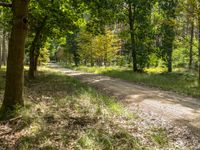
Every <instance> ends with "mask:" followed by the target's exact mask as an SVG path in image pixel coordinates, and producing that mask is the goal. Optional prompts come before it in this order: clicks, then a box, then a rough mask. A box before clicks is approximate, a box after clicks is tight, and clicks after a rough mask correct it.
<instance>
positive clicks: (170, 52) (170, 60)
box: [168, 46, 173, 72]
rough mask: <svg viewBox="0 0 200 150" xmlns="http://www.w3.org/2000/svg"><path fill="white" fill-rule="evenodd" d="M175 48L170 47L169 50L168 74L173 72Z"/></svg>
mask: <svg viewBox="0 0 200 150" xmlns="http://www.w3.org/2000/svg"><path fill="white" fill-rule="evenodd" d="M172 49H173V46H170V48H169V50H168V72H172V51H173V50H172Z"/></svg>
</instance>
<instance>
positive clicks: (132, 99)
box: [50, 64, 200, 137]
mask: <svg viewBox="0 0 200 150" xmlns="http://www.w3.org/2000/svg"><path fill="white" fill-rule="evenodd" d="M50 66H51V67H52V68H54V69H56V70H57V71H60V72H63V73H66V74H67V75H69V76H72V77H76V78H78V79H80V80H81V81H83V82H86V83H88V84H91V85H94V86H95V87H97V88H100V89H101V90H103V91H106V92H107V93H110V94H112V95H113V96H115V97H117V98H120V100H123V102H124V103H125V104H126V105H127V106H128V107H129V108H130V109H132V110H135V109H136V108H137V109H140V110H141V111H143V112H145V113H148V114H152V113H153V114H156V115H155V116H157V117H161V118H164V119H165V120H167V121H169V122H172V123H174V124H177V125H178V126H187V127H188V128H189V129H190V130H191V132H192V134H196V135H197V136H199V137H200V99H195V98H191V97H184V96H180V95H178V94H175V93H173V92H166V91H162V90H158V89H154V88H149V87H145V86H141V85H137V84H134V83H132V82H127V81H123V80H120V79H115V78H111V77H107V76H102V75H96V74H91V73H85V72H79V71H74V70H70V69H66V68H61V67H60V66H58V65H56V64H50ZM154 119H159V118H154Z"/></svg>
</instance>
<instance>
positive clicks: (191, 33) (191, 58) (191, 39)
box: [189, 21, 194, 69]
mask: <svg viewBox="0 0 200 150" xmlns="http://www.w3.org/2000/svg"><path fill="white" fill-rule="evenodd" d="M193 39H194V22H193V21H192V23H191V31H190V58H189V69H191V68H192V63H193Z"/></svg>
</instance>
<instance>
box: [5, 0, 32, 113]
mask: <svg viewBox="0 0 200 150" xmlns="http://www.w3.org/2000/svg"><path fill="white" fill-rule="evenodd" d="M28 3H29V1H28V0H13V1H12V11H13V22H12V23H13V25H12V31H11V36H10V42H9V52H8V62H7V72H6V87H5V95H4V100H3V104H2V108H1V112H2V113H3V114H4V115H5V113H6V112H8V111H10V110H13V109H14V108H15V107H16V106H23V105H24V101H23V86H24V70H23V69H24V67H23V65H24V63H23V62H24V47H25V39H26V35H27V29H28V28H27V24H28V21H27V15H28Z"/></svg>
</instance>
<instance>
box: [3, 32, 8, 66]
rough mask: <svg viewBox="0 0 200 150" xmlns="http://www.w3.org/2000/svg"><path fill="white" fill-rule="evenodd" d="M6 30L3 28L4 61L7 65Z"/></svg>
mask: <svg viewBox="0 0 200 150" xmlns="http://www.w3.org/2000/svg"><path fill="white" fill-rule="evenodd" d="M6 61H7V58H6V32H5V30H3V39H2V63H3V65H4V66H5V65H6Z"/></svg>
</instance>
